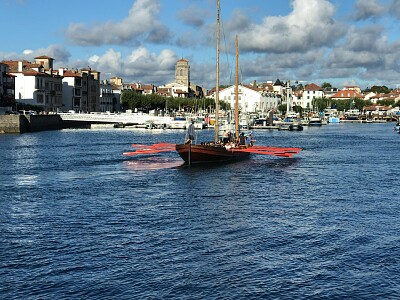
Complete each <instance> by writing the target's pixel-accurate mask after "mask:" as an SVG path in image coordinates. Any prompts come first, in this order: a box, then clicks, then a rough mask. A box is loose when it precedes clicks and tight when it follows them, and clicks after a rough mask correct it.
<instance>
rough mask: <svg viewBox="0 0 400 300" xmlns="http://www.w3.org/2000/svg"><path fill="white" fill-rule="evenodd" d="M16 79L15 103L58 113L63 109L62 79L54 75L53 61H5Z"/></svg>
mask: <svg viewBox="0 0 400 300" xmlns="http://www.w3.org/2000/svg"><path fill="white" fill-rule="evenodd" d="M3 64H6V65H8V67H9V70H10V74H11V75H12V76H14V77H15V101H16V102H18V103H23V104H28V105H34V106H38V107H41V108H42V109H43V110H44V111H58V110H59V109H61V107H62V78H61V76H59V75H58V74H54V73H53V59H52V58H51V57H47V56H39V57H36V58H35V62H29V61H26V60H22V61H3Z"/></svg>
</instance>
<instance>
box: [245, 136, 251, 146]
mask: <svg viewBox="0 0 400 300" xmlns="http://www.w3.org/2000/svg"><path fill="white" fill-rule="evenodd" d="M250 145H251V134H249V135H248V136H247V138H246V146H247V147H249V146H250Z"/></svg>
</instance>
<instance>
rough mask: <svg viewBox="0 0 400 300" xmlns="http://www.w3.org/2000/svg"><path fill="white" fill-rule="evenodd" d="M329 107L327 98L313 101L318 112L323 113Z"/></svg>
mask: <svg viewBox="0 0 400 300" xmlns="http://www.w3.org/2000/svg"><path fill="white" fill-rule="evenodd" d="M327 107H328V99H327V98H325V97H322V98H315V99H314V100H313V109H314V110H316V111H323V110H324V109H325V108H327Z"/></svg>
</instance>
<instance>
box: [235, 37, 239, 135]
mask: <svg viewBox="0 0 400 300" xmlns="http://www.w3.org/2000/svg"><path fill="white" fill-rule="evenodd" d="M235 76H236V81H235V96H236V102H235V129H236V138H237V139H238V138H239V41H238V36H236V74H235Z"/></svg>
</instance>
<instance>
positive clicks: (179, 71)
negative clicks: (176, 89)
mask: <svg viewBox="0 0 400 300" xmlns="http://www.w3.org/2000/svg"><path fill="white" fill-rule="evenodd" d="M175 82H176V83H180V84H183V85H184V86H187V87H189V86H190V66H189V61H187V60H186V59H183V58H182V59H180V60H178V62H177V63H176V68H175Z"/></svg>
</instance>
